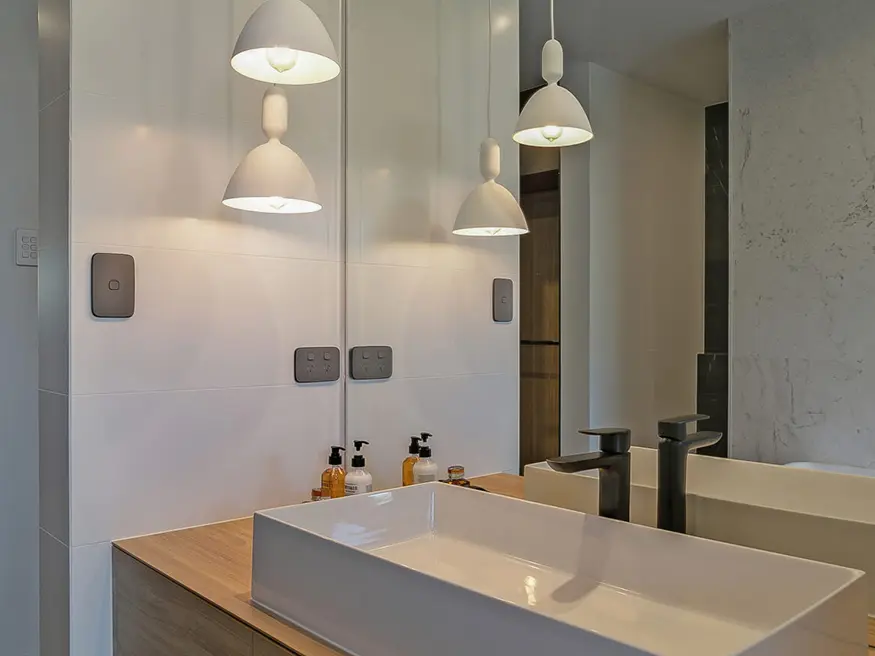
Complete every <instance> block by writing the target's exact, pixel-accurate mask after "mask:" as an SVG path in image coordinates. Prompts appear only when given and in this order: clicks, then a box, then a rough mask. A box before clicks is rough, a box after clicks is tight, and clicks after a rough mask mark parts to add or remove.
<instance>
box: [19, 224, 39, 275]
mask: <svg viewBox="0 0 875 656" xmlns="http://www.w3.org/2000/svg"><path fill="white" fill-rule="evenodd" d="M15 263H16V264H17V265H18V266H34V267H35V266H38V265H39V231H38V230H25V229H24V228H19V229H18V230H16V231H15Z"/></svg>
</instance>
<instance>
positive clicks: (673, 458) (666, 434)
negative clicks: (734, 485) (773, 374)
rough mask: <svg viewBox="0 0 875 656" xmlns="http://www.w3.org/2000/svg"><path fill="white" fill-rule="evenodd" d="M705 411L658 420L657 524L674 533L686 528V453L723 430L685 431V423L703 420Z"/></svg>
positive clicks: (712, 441) (711, 442) (710, 441)
mask: <svg viewBox="0 0 875 656" xmlns="http://www.w3.org/2000/svg"><path fill="white" fill-rule="evenodd" d="M707 419H709V417H708V416H707V415H687V416H684V417H675V418H673V419H664V420H663V421H660V422H659V425H658V430H659V447H658V450H659V489H658V491H657V520H656V523H657V526H658V527H659V528H661V529H664V530H666V531H674V532H675V533H686V532H687V456H688V455H689V454H690V452H691V451H695V450H696V449H704V448H705V447H708V446H712V445H714V444H717V442H719V441H720V440H721V439H722V438H723V434H722V433H715V432H711V431H702V432H699V433H693V434H692V435H688V434H687V426H688V425H689V424H691V423H693V422H698V421H705V420H707Z"/></svg>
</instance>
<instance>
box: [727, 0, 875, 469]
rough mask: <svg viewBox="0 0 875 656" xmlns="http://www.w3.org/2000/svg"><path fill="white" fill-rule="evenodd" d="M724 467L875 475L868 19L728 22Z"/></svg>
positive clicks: (805, 3) (798, 5) (872, 13)
mask: <svg viewBox="0 0 875 656" xmlns="http://www.w3.org/2000/svg"><path fill="white" fill-rule="evenodd" d="M730 28H731V46H732V51H731V58H732V71H731V100H730V102H731V115H730V123H731V125H730V129H731V142H730V143H731V148H730V152H731V165H730V175H731V183H732V189H731V209H730V211H731V229H732V241H731V248H732V255H733V267H734V273H733V297H732V304H733V306H732V318H733V327H732V328H733V338H732V349H733V350H732V355H733V358H732V374H731V381H732V393H731V395H732V402H731V417H732V426H731V435H732V438H733V442H732V453H733V455H734V456H736V457H740V458H746V459H755V460H764V461H768V462H777V463H786V462H789V461H797V460H808V461H818V462H827V463H835V464H844V465H858V466H864V467H865V466H870V467H872V466H875V406H873V404H872V393H873V390H875V368H873V363H872V352H873V346H875V342H873V339H875V338H873V336H875V332H873V330H872V326H873V324H875V312H873V305H872V297H873V291H875V286H873V282H872V281H873V280H875V257H873V221H875V210H873V207H875V205H873V202H875V172H873V171H875V169H873V164H875V159H873V157H875V130H873V129H872V124H871V116H872V111H873V108H875V84H873V82H875V58H873V50H872V44H873V42H875V5H873V4H872V3H871V2H867V1H866V0H838V1H837V2H831V3H823V2H818V1H817V0H796V1H795V2H786V3H783V4H781V5H778V6H776V7H774V8H771V9H766V10H762V11H759V12H755V13H751V14H749V15H746V16H743V17H741V18H738V19H736V20H733V21H732V22H731V26H730Z"/></svg>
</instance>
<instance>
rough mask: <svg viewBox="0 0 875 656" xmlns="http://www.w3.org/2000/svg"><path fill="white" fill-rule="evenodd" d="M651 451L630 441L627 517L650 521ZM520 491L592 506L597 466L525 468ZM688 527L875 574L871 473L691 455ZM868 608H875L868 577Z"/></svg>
mask: <svg viewBox="0 0 875 656" xmlns="http://www.w3.org/2000/svg"><path fill="white" fill-rule="evenodd" d="M657 476H658V459H657V452H656V450H654V449H647V448H640V447H633V448H632V495H631V496H632V521H633V522H635V523H636V524H641V525H644V526H656V493H657ZM524 484H525V495H526V499H529V500H530V501H536V502H538V503H545V504H548V505H551V506H556V507H560V508H569V509H571V510H578V511H580V512H588V513H597V512H598V494H599V493H598V488H599V486H598V473H597V472H583V473H580V474H560V473H558V472H554V471H553V470H551V469H550V468H549V467H548V466H547V464H546V463H538V464H536V465H529V466H527V467H526V471H525V479H524ZM687 492H688V495H687V532H688V533H689V534H690V535H696V536H699V537H703V538H707V539H709V540H719V541H721V542H729V543H731V544H737V545H741V546H746V547H752V548H754V549H763V550H766V551H774V552H775V553H782V554H787V555H791V556H797V557H800V558H807V559H810V560H817V561H820V562H826V563H833V564H835V565H841V566H843V567H849V568H852V569H859V570H863V571H864V572H868V573H870V574H871V575H873V576H875V478H865V477H862V476H846V475H844V474H837V473H833V472H822V471H812V470H803V469H793V468H789V467H780V466H776V465H767V464H762V463H757V462H746V461H743V460H729V459H726V458H709V457H707V456H699V455H691V456H689V460H688V463H687ZM868 610H869V614H871V615H873V616H875V585H872V586H870V589H869V596H868Z"/></svg>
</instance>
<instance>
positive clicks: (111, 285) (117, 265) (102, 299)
mask: <svg viewBox="0 0 875 656" xmlns="http://www.w3.org/2000/svg"><path fill="white" fill-rule="evenodd" d="M134 287H135V275H134V258H133V257H131V256H130V255H123V254H121V253H95V254H94V255H92V256H91V313H92V314H93V315H94V316H95V317H99V318H101V319H129V318H130V317H132V316H134V299H135V289H134Z"/></svg>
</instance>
